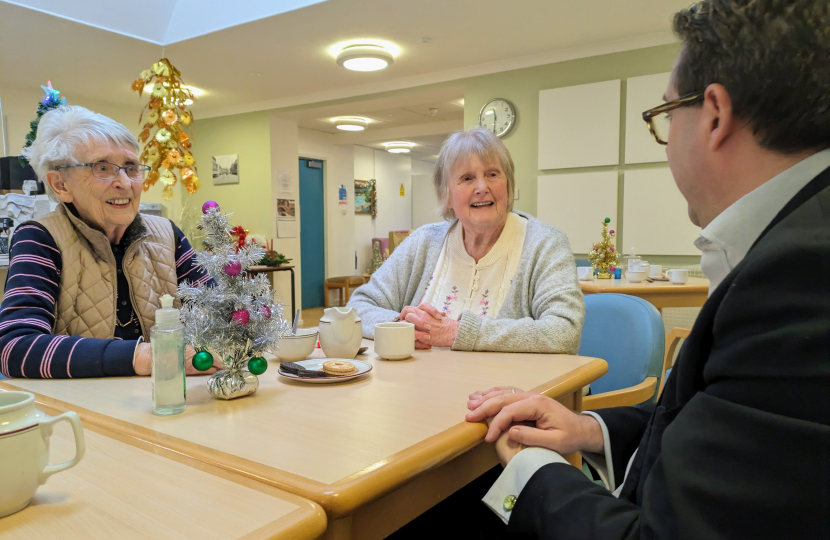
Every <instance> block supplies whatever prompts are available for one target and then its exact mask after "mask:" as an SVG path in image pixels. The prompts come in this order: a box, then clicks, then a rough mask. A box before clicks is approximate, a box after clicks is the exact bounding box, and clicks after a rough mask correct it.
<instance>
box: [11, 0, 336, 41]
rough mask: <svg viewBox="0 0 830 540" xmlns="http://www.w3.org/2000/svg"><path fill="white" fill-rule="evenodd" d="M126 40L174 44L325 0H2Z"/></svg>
mask: <svg viewBox="0 0 830 540" xmlns="http://www.w3.org/2000/svg"><path fill="white" fill-rule="evenodd" d="M0 1H3V2H7V3H9V4H15V5H18V6H23V7H27V8H29V9H34V10H35V11H40V12H43V13H46V14H49V15H54V16H56V17H61V18H63V19H68V20H70V21H76V22H79V23H82V24H86V25H89V26H93V27H95V28H102V29H104V30H109V31H110V32H115V33H116V34H122V35H125V36H129V37H133V38H136V39H141V40H143V41H149V42H150V43H155V44H156V45H170V44H171V43H176V42H178V41H184V40H186V39H190V38H194V37H197V36H203V35H205V34H212V33H213V32H218V31H219V30H223V29H225V28H230V27H231V26H237V25H240V24H244V23H248V22H251V21H255V20H258V19H264V18H267V17H272V16H274V15H279V14H280V13H285V12H287V11H292V10H295V9H299V8H302V7H306V6H309V5H311V4H316V3H318V2H325V1H326V0H245V1H244V2H222V1H214V2H210V6H209V8H208V9H206V7H205V6H206V5H207V4H208V2H206V1H205V0H141V1H140V2H135V1H132V2H130V1H126V0H73V1H72V2H66V1H65V0H17V1H13V0H0Z"/></svg>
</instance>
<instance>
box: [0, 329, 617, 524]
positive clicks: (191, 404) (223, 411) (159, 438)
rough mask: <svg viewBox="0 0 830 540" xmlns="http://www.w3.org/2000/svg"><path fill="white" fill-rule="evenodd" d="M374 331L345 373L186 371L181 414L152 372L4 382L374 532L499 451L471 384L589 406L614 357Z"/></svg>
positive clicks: (490, 462) (459, 483)
mask: <svg viewBox="0 0 830 540" xmlns="http://www.w3.org/2000/svg"><path fill="white" fill-rule="evenodd" d="M372 344H373V342H372V341H368V340H366V341H364V345H366V346H368V347H370V349H369V351H368V354H366V355H360V356H358V359H364V360H366V361H368V362H369V363H371V364H372V365H373V370H372V371H371V372H370V373H368V374H366V375H364V376H361V377H359V378H356V379H353V380H351V381H348V382H343V383H339V384H307V383H302V382H298V381H292V380H287V379H284V378H281V377H279V376H278V375H277V367H278V365H277V362H276V361H272V362H270V365H269V369H268V371H266V372H265V373H264V374H263V375H260V377H259V379H260V386H259V390H258V391H257V392H256V393H255V394H253V395H252V396H250V397H245V398H242V399H238V400H234V401H221V400H215V399H213V398H211V397H210V396H209V395H208V392H207V389H206V387H205V378H204V377H188V378H187V409H186V410H185V412H184V413H182V414H180V415H177V416H172V417H158V416H153V415H152V414H151V401H150V380H149V379H148V378H141V377H132V378H110V379H86V380H84V379H75V380H33V379H10V380H6V381H2V382H0V388H6V389H24V390H28V391H31V392H34V393H35V394H36V395H37V401H38V403H41V402H42V403H46V404H49V405H50V406H52V407H55V408H57V409H60V410H74V411H76V412H78V414H79V415H80V416H81V418H82V420H83V421H84V422H85V423H89V424H95V425H100V426H102V427H104V428H107V429H110V430H113V431H115V432H118V433H121V434H124V435H128V436H132V437H136V438H139V439H142V440H145V441H149V442H151V443H153V444H157V445H160V446H163V447H165V448H169V449H171V450H174V451H176V452H181V453H183V454H185V455H188V456H192V457H194V458H196V459H198V460H200V461H202V462H205V463H209V464H211V465H215V466H217V467H222V468H225V469H227V470H230V471H233V472H236V473H238V474H242V475H244V476H247V477H249V478H252V479H256V480H258V481H260V482H263V483H265V484H268V485H271V486H274V487H277V488H280V489H284V490H285V491H288V492H291V493H294V494H297V495H299V496H301V497H304V498H307V499H310V500H312V501H314V502H316V503H318V504H320V505H321V506H322V507H323V508H324V509H325V510H326V513H327V515H328V518H329V526H328V530H327V536H326V537H327V538H352V537H354V538H360V539H369V540H371V539H374V538H384V537H385V536H387V535H388V534H390V533H392V532H394V531H395V530H397V529H398V528H399V527H400V526H402V525H404V524H405V523H407V522H409V521H411V520H412V519H414V518H415V517H416V516H418V515H419V514H421V513H423V512H424V511H426V510H427V509H429V508H430V507H432V506H433V505H434V504H435V503H437V502H438V501H440V500H441V499H442V498H444V497H446V496H448V495H450V494H452V493H453V492H455V491H456V490H458V489H460V488H461V487H463V486H464V485H466V484H467V483H469V482H470V481H472V480H473V479H475V478H476V477H478V476H480V475H481V474H482V473H483V472H485V471H486V470H488V469H489V468H491V467H493V466H494V465H495V464H496V463H497V460H496V457H495V453H494V452H493V449H492V446H491V445H489V444H486V443H483V442H482V441H483V438H484V434H485V433H486V427H485V425H484V424H483V423H478V424H470V423H467V422H465V421H464V415H465V413H466V412H467V409H466V401H467V396H468V395H469V394H470V393H471V392H473V391H476V390H482V389H488V388H491V387H493V386H497V385H512V386H518V387H520V388H524V389H528V390H535V391H536V392H540V393H544V394H545V395H548V396H551V397H554V398H557V399H559V400H560V401H562V402H563V403H564V404H565V405H566V406H568V407H570V408H572V409H575V410H578V409H579V408H580V407H581V396H582V394H581V389H582V387H583V386H585V385H586V384H589V383H591V382H592V381H594V380H596V379H598V378H599V377H601V376H602V375H603V374H604V373H605V372H606V371H607V364H606V363H605V361H603V360H599V359H595V358H586V357H578V356H568V355H548V354H503V353H466V352H457V351H450V350H448V349H434V350H431V351H415V354H414V355H413V357H412V358H410V359H407V360H403V361H397V362H389V361H385V360H380V359H378V358H377V357H376V356H375V355H374V352H373V349H372V348H371V347H372ZM312 356H313V357H322V356H323V355H322V352H321V351H320V350H319V349H317V350H315V352H314V354H313V355H312Z"/></svg>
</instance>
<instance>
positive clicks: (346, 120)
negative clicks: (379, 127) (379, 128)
mask: <svg viewBox="0 0 830 540" xmlns="http://www.w3.org/2000/svg"><path fill="white" fill-rule="evenodd" d="M332 122H334V127H336V128H337V129H342V130H343V131H363V130H364V129H366V127H367V126H368V125H369V119H368V118H363V117H360V116H344V117H342V118H332Z"/></svg>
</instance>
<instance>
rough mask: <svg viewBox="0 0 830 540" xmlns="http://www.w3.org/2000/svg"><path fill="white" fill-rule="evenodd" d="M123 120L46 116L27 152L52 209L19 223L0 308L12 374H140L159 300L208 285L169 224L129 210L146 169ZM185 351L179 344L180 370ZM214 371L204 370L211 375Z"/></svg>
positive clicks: (86, 114)
mask: <svg viewBox="0 0 830 540" xmlns="http://www.w3.org/2000/svg"><path fill="white" fill-rule="evenodd" d="M137 153H138V141H137V140H136V138H135V136H133V134H132V133H130V131H129V130H127V128H125V127H124V126H122V125H121V124H119V123H117V122H115V121H113V120H111V119H110V118H107V117H106V116H102V115H100V114H96V113H94V112H92V111H89V110H87V109H85V108H83V107H70V106H66V107H61V108H58V109H55V110H53V111H50V112H48V113H46V114H45V115H43V118H41V120H40V123H39V125H38V130H37V138H36V139H35V142H34V144H32V146H30V147H29V148H26V149H25V150H24V155H25V156H26V157H27V158H28V159H29V162H30V163H31V165H32V167H33V168H34V169H35V171H36V172H37V175H38V177H39V178H40V180H41V181H43V182H44V184H45V186H46V190H47V193H48V194H49V197H50V198H51V199H52V200H53V201H54V202H56V203H58V207H57V209H56V210H55V211H54V212H51V213H50V214H48V215H46V216H44V217H43V218H41V219H38V220H35V221H29V222H26V223H23V224H22V225H20V226H19V227H18V228H17V230H16V231H15V233H14V236H13V238H12V242H11V247H10V261H9V274H8V278H7V280H6V292H5V295H4V297H3V304H2V306H1V307H0V372H2V373H3V374H4V375H6V376H9V377H30V378H49V377H54V378H66V377H105V376H125V375H149V374H150V367H151V356H150V345H149V343H143V342H142V341H143V340H146V339H148V337H149V331H150V327H151V326H152V325H153V324H154V321H155V310H156V309H157V308H158V307H159V297H160V296H162V295H164V294H170V295H174V296H175V294H176V289H177V286H178V283H180V282H182V281H185V280H187V281H190V282H200V283H211V282H212V279H211V277H210V276H209V275H208V274H206V273H205V272H204V271H203V270H202V269H201V268H199V267H197V266H196V265H195V263H194V260H193V255H194V252H193V249H192V248H191V247H190V244H189V243H188V241H187V238H185V236H184V234H183V233H182V231H180V230H179V229H178V227H176V226H175V225H174V224H173V223H172V222H171V221H169V220H167V219H163V218H160V217H155V216H147V215H141V214H139V213H138V203H139V200H140V199H141V188H142V182H143V180H144V175H145V174H146V172H147V170H148V169H149V167H147V166H145V165H141V164H140V163H139V160H138V155H137ZM193 354H194V351H193V350H192V349H191V348H190V347H188V348H187V372H188V373H190V374H194V373H197V372H196V371H195V370H194V369H193V368H192V366H191V358H192V356H193ZM215 369H216V368H215V367H214V368H212V369H211V370H209V371H207V372H205V373H211V372H213V371H215Z"/></svg>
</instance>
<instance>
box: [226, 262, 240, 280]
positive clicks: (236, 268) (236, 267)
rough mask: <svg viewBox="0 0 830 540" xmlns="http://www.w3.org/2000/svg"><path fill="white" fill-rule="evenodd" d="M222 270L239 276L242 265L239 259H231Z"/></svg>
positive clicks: (230, 274)
mask: <svg viewBox="0 0 830 540" xmlns="http://www.w3.org/2000/svg"><path fill="white" fill-rule="evenodd" d="M222 270H224V271H225V273H226V274H228V275H229V276H238V275H239V274H240V273H241V272H242V265H241V264H240V263H239V261H231V262H229V263H228V264H226V265H225V266H224V267H223V268H222Z"/></svg>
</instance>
